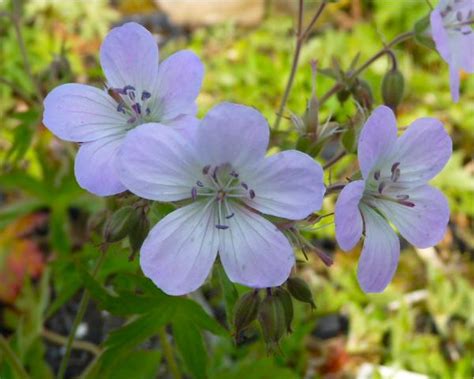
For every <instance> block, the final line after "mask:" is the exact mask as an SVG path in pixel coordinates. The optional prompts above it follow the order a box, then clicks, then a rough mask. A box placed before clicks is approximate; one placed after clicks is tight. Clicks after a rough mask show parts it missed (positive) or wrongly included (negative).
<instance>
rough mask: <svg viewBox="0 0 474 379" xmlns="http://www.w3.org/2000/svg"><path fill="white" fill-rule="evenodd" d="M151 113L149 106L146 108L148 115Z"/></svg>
mask: <svg viewBox="0 0 474 379" xmlns="http://www.w3.org/2000/svg"><path fill="white" fill-rule="evenodd" d="M150 113H151V111H150V108H147V109H146V115H147V116H149V115H150Z"/></svg>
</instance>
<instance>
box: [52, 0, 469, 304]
mask: <svg viewBox="0 0 474 379" xmlns="http://www.w3.org/2000/svg"><path fill="white" fill-rule="evenodd" d="M455 3H456V4H454V5H452V6H451V5H449V6H448V7H447V8H446V5H440V6H439V7H438V8H437V9H436V10H435V11H433V14H432V24H433V37H434V39H435V41H436V43H437V46H438V49H439V50H440V52H441V54H442V55H443V58H444V59H446V60H447V61H448V63H449V64H450V66H451V73H452V75H451V77H452V82H453V85H452V89H453V90H454V92H456V93H457V90H458V86H459V85H458V82H456V79H453V77H454V76H453V72H456V75H458V71H459V68H464V69H465V70H467V71H469V70H471V69H472V68H471V67H472V63H473V61H472V59H471V58H472V55H471V57H468V56H467V53H466V54H465V53H461V52H459V51H455V50H453V49H451V47H452V46H453V45H456V44H457V43H458V42H459V43H461V42H460V41H461V39H462V41H463V42H462V43H464V39H465V38H470V41H472V34H470V33H467V32H466V29H465V28H464V27H463V26H462V25H461V26H459V25H458V24H456V23H454V24H453V22H454V21H453V18H452V15H454V17H455V19H456V20H457V21H456V22H458V23H461V24H462V23H463V22H464V20H465V19H466V18H467V19H468V18H469V17H471V16H472V15H471V12H468V14H467V15H465V12H466V9H468V8H469V7H464V5H463V6H461V5H459V3H463V2H458V1H455ZM463 4H464V3H463ZM443 7H444V8H443ZM448 8H449V9H448ZM459 14H460V15H461V16H459ZM453 25H454V26H453ZM459 28H460V29H459ZM458 29H459V30H458ZM469 43H471V42H469ZM456 46H457V45H456ZM463 54H464V55H463ZM100 61H101V65H102V68H103V70H104V73H105V76H106V78H107V84H106V88H104V89H103V90H101V89H98V88H95V87H91V86H87V85H82V84H65V85H61V86H59V87H57V88H55V89H54V90H53V91H52V92H51V93H50V94H49V95H48V96H47V98H46V100H45V103H44V106H45V110H44V119H43V122H44V125H45V126H46V127H47V128H48V129H49V130H51V131H52V132H53V133H54V134H55V135H56V136H58V137H60V138H62V139H64V140H67V141H73V142H79V143H80V144H81V145H80V148H79V151H78V154H77V157H76V161H75V173H76V178H77V181H78V183H79V185H80V186H81V187H83V188H85V189H86V190H88V191H90V192H91V193H93V194H96V195H100V196H108V195H114V194H118V193H120V192H123V191H125V190H129V191H131V192H132V193H134V194H135V195H137V196H139V197H141V198H144V199H149V200H152V201H159V202H179V203H178V204H180V205H182V206H181V207H180V208H179V209H177V210H175V211H173V212H172V213H170V214H168V215H167V216H166V217H164V218H163V219H162V220H161V221H159V222H158V223H157V224H156V225H155V226H154V227H153V228H152V230H151V231H150V233H149V234H148V237H146V239H145V240H144V242H143V244H142V246H141V250H140V264H141V268H142V270H143V272H144V274H145V275H146V276H147V277H149V278H150V279H151V280H153V282H154V283H155V284H156V285H157V286H158V287H159V288H161V289H162V290H163V291H165V292H166V293H168V294H171V295H182V294H186V293H189V292H191V291H194V290H196V289H197V288H198V287H199V286H201V285H202V283H203V282H204V281H205V279H206V277H207V276H208V275H209V272H210V271H211V268H212V266H213V263H214V261H215V259H216V257H217V256H218V255H219V258H220V261H221V262H222V265H223V267H224V269H225V271H226V273H227V275H228V277H229V278H230V280H232V281H233V282H237V283H241V284H244V285H247V286H249V287H253V288H266V287H274V286H279V285H281V284H282V283H284V282H285V281H286V280H287V279H288V277H289V275H290V271H291V270H292V267H293V266H294V264H295V258H294V253H293V249H292V246H291V244H290V241H289V240H288V238H287V236H285V234H284V233H283V231H282V230H281V229H280V228H279V227H278V226H277V225H276V224H275V223H272V222H271V221H270V220H269V219H268V218H266V217H265V216H264V215H269V216H273V217H278V218H282V219H286V220H294V221H297V220H302V219H305V218H307V217H308V216H310V215H311V214H312V213H313V212H315V211H317V210H319V209H320V208H321V207H322V202H323V197H324V195H325V191H326V188H325V185H324V182H323V170H322V168H321V166H320V165H319V164H318V163H317V162H316V161H315V160H314V159H313V158H312V157H310V156H309V155H307V154H305V153H302V152H300V151H296V150H289V151H283V152H279V153H276V154H274V155H270V156H266V151H267V147H268V144H269V134H270V133H269V131H270V129H269V126H268V123H267V121H266V120H265V118H264V117H263V116H262V115H261V114H260V113H259V112H258V111H257V110H255V109H253V108H250V107H248V106H244V105H239V104H232V103H221V104H219V105H217V106H215V107H214V108H212V109H211V110H210V111H209V112H208V114H207V115H206V116H205V117H204V118H203V119H202V120H198V119H197V118H196V117H195V114H196V105H195V99H196V97H197V95H198V93H199V90H200V86H201V82H202V78H203V73H204V69H203V65H202V63H201V61H200V60H199V58H198V57H197V56H196V55H195V54H194V53H192V52H190V51H180V52H177V53H175V54H174V55H172V56H170V57H169V58H168V59H166V60H165V61H163V62H161V63H160V64H158V61H159V51H158V46H157V44H156V42H155V40H154V38H153V36H152V35H151V34H150V33H149V32H148V31H147V30H146V29H145V28H143V27H142V26H140V25H138V24H136V23H127V24H125V25H123V26H121V27H118V28H115V29H113V30H112V31H111V32H110V33H109V34H108V36H107V37H106V39H105V40H104V42H103V44H102V47H101V50H100ZM456 78H457V76H456ZM454 92H453V94H454ZM453 96H454V95H453ZM450 155H451V140H450V138H449V136H448V135H447V133H446V132H445V131H444V128H443V126H442V125H441V123H440V122H439V121H437V120H435V119H430V118H422V119H419V120H416V121H415V122H413V124H412V125H411V126H410V127H409V128H408V130H407V131H406V132H405V133H404V134H403V136H401V137H398V138H397V127H396V120H395V116H394V114H393V112H392V111H391V110H390V109H389V108H387V107H384V106H381V107H379V108H377V109H376V110H375V111H374V112H373V114H372V115H371V116H370V117H369V118H368V120H367V122H366V124H365V126H364V127H363V129H362V131H361V133H360V138H359V144H358V157H359V164H360V169H361V172H362V179H361V180H355V181H351V182H350V183H348V184H347V185H345V187H344V188H343V190H342V192H341V193H340V196H339V198H338V200H337V203H336V210H335V223H336V238H337V241H338V243H339V245H340V246H341V248H343V249H344V250H350V249H352V248H353V247H354V246H355V245H356V243H357V242H358V240H359V239H360V238H361V236H362V235H364V236H365V242H364V247H363V250H362V255H361V260H360V263H359V269H358V276H359V281H360V284H361V287H362V288H363V289H364V290H365V291H367V292H377V291H381V290H383V289H384V288H385V287H386V285H387V284H388V283H389V281H390V280H391V278H392V276H393V274H394V272H395V269H396V267H397V262H398V255H399V251H400V246H399V240H398V237H397V235H396V234H395V232H394V231H393V230H392V228H391V227H390V225H389V222H392V223H393V224H394V225H395V226H396V228H397V229H398V230H399V232H400V233H401V234H402V235H403V236H404V237H405V238H406V239H407V240H408V241H409V242H410V243H412V244H414V245H415V246H419V247H426V246H431V245H433V244H436V243H437V242H438V241H439V240H440V239H441V238H442V236H443V234H444V230H445V228H446V225H447V222H448V219H449V208H448V205H447V202H446V200H445V198H444V196H443V195H442V194H441V193H440V192H439V191H438V190H436V189H434V188H433V187H431V186H429V185H427V184H426V183H427V181H428V180H430V179H431V178H433V177H434V176H435V175H436V174H437V173H438V172H439V171H440V170H441V169H442V167H443V166H444V165H445V163H446V162H447V160H448V159H449V157H450ZM292 225H294V223H293V224H292Z"/></svg>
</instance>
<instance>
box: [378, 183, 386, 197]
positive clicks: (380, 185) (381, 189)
mask: <svg viewBox="0 0 474 379" xmlns="http://www.w3.org/2000/svg"><path fill="white" fill-rule="evenodd" d="M384 188H385V182H381V183H380V184H379V188H378V191H379V193H380V194H381V193H382V192H383V189H384Z"/></svg>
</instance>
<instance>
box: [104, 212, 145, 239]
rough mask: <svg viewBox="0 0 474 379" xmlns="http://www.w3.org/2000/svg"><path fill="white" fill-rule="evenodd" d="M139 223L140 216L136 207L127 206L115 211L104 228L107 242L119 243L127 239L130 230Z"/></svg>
mask: <svg viewBox="0 0 474 379" xmlns="http://www.w3.org/2000/svg"><path fill="white" fill-rule="evenodd" d="M137 222H138V214H137V211H136V209H135V208H134V207H132V206H126V207H123V208H120V209H119V210H117V211H115V212H114V214H113V215H112V216H111V217H110V218H109V219H108V220H107V223H106V224H105V228H104V239H105V241H106V242H117V241H120V240H121V239H123V238H125V237H126V236H127V234H128V233H129V232H130V229H131V228H132V227H134V226H135V225H136V223H137Z"/></svg>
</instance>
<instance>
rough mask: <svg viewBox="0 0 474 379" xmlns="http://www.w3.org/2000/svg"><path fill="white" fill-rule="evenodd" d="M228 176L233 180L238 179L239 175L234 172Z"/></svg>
mask: <svg viewBox="0 0 474 379" xmlns="http://www.w3.org/2000/svg"><path fill="white" fill-rule="evenodd" d="M229 175H230V176H233V177H234V178H238V177H239V174H237V173H236V172H235V171H234V170H232V172H231V173H230V174H229Z"/></svg>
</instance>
